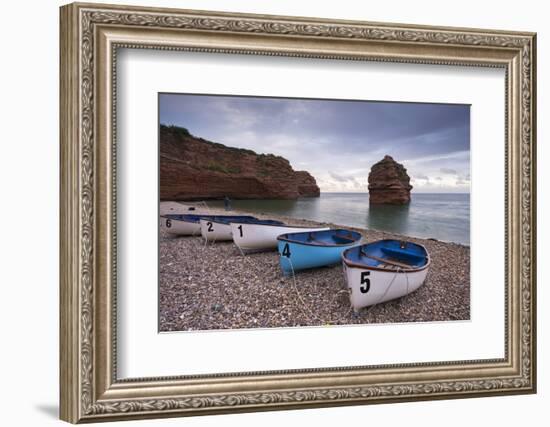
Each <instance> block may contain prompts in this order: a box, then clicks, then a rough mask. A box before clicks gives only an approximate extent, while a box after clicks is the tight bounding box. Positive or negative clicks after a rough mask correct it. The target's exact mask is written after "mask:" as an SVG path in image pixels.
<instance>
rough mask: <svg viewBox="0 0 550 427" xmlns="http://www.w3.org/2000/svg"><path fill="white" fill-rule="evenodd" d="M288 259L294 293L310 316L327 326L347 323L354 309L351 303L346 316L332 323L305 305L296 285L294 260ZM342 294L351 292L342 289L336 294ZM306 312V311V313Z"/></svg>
mask: <svg viewBox="0 0 550 427" xmlns="http://www.w3.org/2000/svg"><path fill="white" fill-rule="evenodd" d="M287 259H288V262H289V263H290V269H291V271H292V284H293V285H294V291H295V292H296V295H298V299H299V300H300V302H301V303H302V306H303V308H304V309H305V310H307V311H308V312H309V314H310V315H311V316H312V317H314V318H315V319H317V320H319V321H321V322H322V323H324V324H326V325H330V324H333V323H336V322H337V321H345V320H347V319H346V316H347V315H348V314H349V313H350V312H351V310H352V307H351V303H350V307H349V309H348V311H347V312H346V313H345V314H344V316H343V317H341V318H339V319H336V320H331V321H327V320H324V319H321V318H320V317H319V316H317V315H316V314H315V313H313V311H312V310H311V309H310V308H309V306H308V305H307V304H306V303H305V301H304V299H303V298H302V295H301V294H300V292H298V286H297V285H296V274H295V273H294V265H293V264H292V260H291V259H290V257H288V258H287ZM341 292H346V293H348V296H349V291H348V290H347V289H341V290H339V291H338V292H336V294H337V295H338V294H339V293H341ZM305 310H304V311H305Z"/></svg>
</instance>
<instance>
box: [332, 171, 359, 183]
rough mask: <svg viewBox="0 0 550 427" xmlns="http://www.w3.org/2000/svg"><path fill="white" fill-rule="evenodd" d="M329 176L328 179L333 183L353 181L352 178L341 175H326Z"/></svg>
mask: <svg viewBox="0 0 550 427" xmlns="http://www.w3.org/2000/svg"><path fill="white" fill-rule="evenodd" d="M328 174H329V175H330V177H331V178H332V179H334V180H335V181H338V182H350V181H352V182H353V181H355V178H354V177H353V176H342V175H338V174H336V173H334V172H330V171H329V173H328Z"/></svg>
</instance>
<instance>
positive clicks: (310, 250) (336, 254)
mask: <svg viewBox="0 0 550 427" xmlns="http://www.w3.org/2000/svg"><path fill="white" fill-rule="evenodd" d="M355 245H357V243H355V242H353V243H350V244H349V245H340V246H312V245H307V244H302V243H297V242H289V241H285V240H279V242H278V250H279V264H280V266H281V270H282V271H283V274H285V275H286V276H288V275H291V274H292V273H293V272H294V273H295V272H297V271H299V270H305V269H309V268H317V267H324V266H328V265H333V264H338V263H339V262H341V259H342V258H341V257H342V252H344V251H345V250H346V249H349V248H350V247H352V246H355Z"/></svg>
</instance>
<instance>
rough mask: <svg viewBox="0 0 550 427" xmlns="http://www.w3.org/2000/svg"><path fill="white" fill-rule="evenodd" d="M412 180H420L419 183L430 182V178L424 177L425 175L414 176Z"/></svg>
mask: <svg viewBox="0 0 550 427" xmlns="http://www.w3.org/2000/svg"><path fill="white" fill-rule="evenodd" d="M413 179H415V180H417V181H418V180H421V181H429V180H430V178H429V177H428V176H426V175H415V176H414V177H413Z"/></svg>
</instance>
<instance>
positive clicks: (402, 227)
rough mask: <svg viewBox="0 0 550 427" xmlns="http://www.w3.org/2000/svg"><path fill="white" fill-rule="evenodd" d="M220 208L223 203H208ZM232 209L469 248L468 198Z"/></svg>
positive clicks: (339, 199)
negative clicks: (372, 203) (379, 203)
mask: <svg viewBox="0 0 550 427" xmlns="http://www.w3.org/2000/svg"><path fill="white" fill-rule="evenodd" d="M209 204H210V205H212V206H219V207H221V206H223V202H217V201H216V202H213V201H212V202H209ZM231 205H232V207H233V208H235V209H242V210H246V211H248V212H258V213H267V214H269V213H272V214H274V215H285V216H289V217H293V218H301V219H309V220H313V221H319V222H330V223H333V224H338V225H342V226H349V227H357V228H367V229H373V230H380V231H389V232H394V233H398V234H403V235H406V236H411V237H421V238H433V239H437V240H441V241H445V242H454V243H460V244H463V245H467V246H469V245H470V194H467V193H412V194H411V202H410V204H408V205H402V206H393V205H372V206H370V205H369V195H368V193H321V196H320V197H312V198H301V199H297V200H231Z"/></svg>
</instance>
